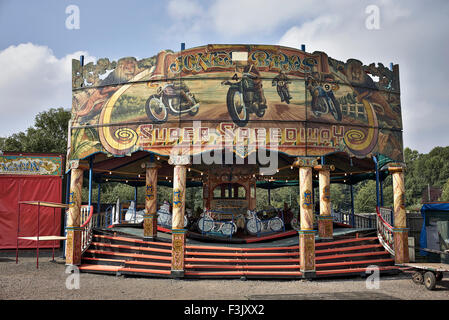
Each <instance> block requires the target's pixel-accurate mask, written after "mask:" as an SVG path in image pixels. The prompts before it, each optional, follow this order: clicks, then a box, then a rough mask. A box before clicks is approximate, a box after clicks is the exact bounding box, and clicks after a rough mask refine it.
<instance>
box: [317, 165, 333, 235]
mask: <svg viewBox="0 0 449 320" xmlns="http://www.w3.org/2000/svg"><path fill="white" fill-rule="evenodd" d="M314 169H315V170H318V177H319V189H320V216H319V218H318V235H319V237H320V238H322V239H332V238H333V218H332V215H331V198H330V196H331V192H330V181H331V178H330V172H331V171H332V170H334V166H329V165H319V166H315V168H314Z"/></svg>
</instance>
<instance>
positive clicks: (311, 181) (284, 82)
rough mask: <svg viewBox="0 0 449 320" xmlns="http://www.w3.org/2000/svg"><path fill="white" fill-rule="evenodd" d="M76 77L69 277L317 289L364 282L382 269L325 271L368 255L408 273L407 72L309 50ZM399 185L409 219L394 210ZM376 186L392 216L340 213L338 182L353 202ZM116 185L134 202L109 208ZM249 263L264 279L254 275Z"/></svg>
mask: <svg viewBox="0 0 449 320" xmlns="http://www.w3.org/2000/svg"><path fill="white" fill-rule="evenodd" d="M72 73H73V74H72V95H73V106H72V118H71V120H70V125H69V133H70V134H69V146H68V155H67V168H68V170H67V175H70V180H69V181H70V185H68V186H67V188H68V191H69V192H68V194H69V198H68V199H67V202H68V204H69V205H70V208H69V210H68V212H67V221H66V228H65V229H66V234H67V240H66V263H67V264H68V265H78V266H80V267H81V270H82V271H86V272H90V271H91V272H106V273H116V274H117V273H120V274H137V275H147V276H166V277H189V276H190V277H201V276H203V277H219V278H220V277H226V276H231V277H232V276H234V277H235V276H240V277H241V276H245V277H248V276H249V277H251V276H253V277H269V278H271V277H276V276H282V277H308V278H311V277H312V278H313V277H316V276H319V275H323V276H324V275H326V274H327V275H329V274H337V273H338V272H335V270H336V269H338V270H343V271H345V270H346V271H347V270H352V272H349V271H347V273H348V274H349V273H357V272H359V269H361V268H362V266H363V263H354V261H356V262H357V261H363V262H366V263H368V261H370V262H372V261H373V260H372V259H369V258H366V257H365V256H360V255H359V256H358V258H357V259H354V260H353V261H350V262H352V266H353V267H350V266H351V264H345V263H346V262H341V263H342V264H340V265H338V266H336V267H335V268H334V269H333V268H332V267H331V266H330V265H328V266H324V265H325V264H326V263H324V262H323V263H319V261H321V260H326V256H327V254H326V253H327V252H330V253H332V252H334V253H335V252H337V253H339V254H340V255H342V256H343V255H345V252H347V253H346V255H347V254H352V255H353V256H354V257H355V256H356V255H357V253H351V252H349V249H347V248H348V246H349V245H351V244H352V247H351V246H350V248H353V251H354V252H360V251H363V252H365V251H366V253H367V256H369V255H371V256H376V257H377V256H378V257H379V259H380V260H378V262H379V264H380V266H381V268H383V269H382V270H386V271H394V270H396V268H395V264H398V263H402V262H404V261H407V260H408V247H407V229H406V225H405V209H404V199H403V196H404V184H403V169H404V165H403V146H402V119H401V108H400V91H399V68H398V66H397V65H393V64H391V65H390V67H389V68H388V67H385V66H384V65H382V64H381V63H378V64H377V65H376V64H374V63H372V64H370V65H365V64H363V63H362V62H361V61H359V60H356V59H348V60H347V61H346V62H342V61H339V60H335V59H332V58H330V57H328V56H327V55H326V53H324V52H313V53H308V52H306V51H305V48H304V47H303V48H301V49H296V48H288V47H281V46H271V45H206V46H201V47H195V48H190V49H186V48H185V46H184V44H182V45H181V50H180V51H178V52H171V51H161V52H160V53H159V54H157V55H156V56H154V57H151V58H145V59H141V60H137V59H136V58H132V57H126V58H122V59H119V60H118V61H110V60H109V59H107V58H104V59H99V60H98V61H97V62H96V63H88V64H84V61H83V57H81V59H80V60H73V61H72ZM389 174H392V175H393V185H394V192H395V193H394V199H395V201H394V203H395V205H394V208H383V207H382V206H383V204H382V201H383V200H382V194H383V191H382V181H383V180H384V179H385V178H386V177H387V176H388V175H389ZM366 179H372V180H376V182H377V183H376V186H377V199H378V208H377V215H374V216H361V215H357V213H355V212H354V206H353V201H351V202H352V209H351V211H350V212H348V213H347V214H346V215H344V214H342V213H339V212H336V211H334V210H333V209H332V206H331V201H332V199H331V196H330V185H331V183H342V184H347V185H349V186H350V190H351V198H352V199H353V192H352V185H354V184H356V183H358V182H360V181H363V180H366ZM83 180H84V181H87V182H88V189H89V196H88V200H87V201H85V199H82V196H81V194H82V188H83ZM117 182H119V183H124V184H127V185H129V186H133V187H135V197H134V200H133V201H130V202H129V203H121V204H120V203H119V201H120V200H119V201H118V202H117V203H114V204H109V205H104V204H102V203H101V192H100V191H101V186H102V185H104V184H108V183H117ZM94 184H96V185H97V186H98V199H97V201H96V205H93V203H94V199H92V190H93V185H94ZM161 186H163V187H168V188H171V189H172V196H171V197H170V199H163V198H161V197H160V196H158V195H160V192H158V187H159V188H161ZM292 186H293V187H297V188H298V189H297V190H298V193H297V194H296V197H295V199H293V200H294V201H295V202H297V204H298V205H297V206H296V207H297V209H293V208H292V206H291V203H290V205H289V204H287V203H285V204H284V205H283V206H281V207H278V208H277V207H275V206H272V205H271V203H270V199H271V197H270V193H271V191H272V190H274V189H277V188H283V187H292ZM84 187H86V185H84ZM139 188H140V190H144V192H145V200H144V201H143V202H142V203H138V197H137V192H138V190H139ZM188 188H195V190H197V191H198V192H197V193H200V195H201V198H202V201H201V203H198V201H196V202H195V201H194V199H193V197H191V198H189V197H187V196H186V193H187V190H188ZM260 189H265V190H267V193H268V203H266V204H264V205H262V204H261V203H259V202H258V199H257V197H256V194H257V192H256V191H257V190H260ZM200 190H201V191H200ZM83 202H84V204H83ZM189 202H190V203H189ZM374 211H376V208H373V212H374ZM357 239H359V240H357ZM360 239H362V240H360ZM360 241H365V242H360ZM251 245H253V246H251ZM364 246H365V247H366V248H365V247H364ZM362 247H363V248H362ZM344 248H346V249H344ZM361 248H362V249H361ZM370 248H373V250H374V251H375V252H376V254H373V252H371V251H372V250H371V251H369V250H368V249H370ZM365 249H366V250H365ZM326 250H327V251H326ZM329 250H330V251H329ZM332 250H334V251H332ZM368 251H369V252H368ZM108 252H109V253H110V252H112V253H114V255H113V256H114V257H113V258H112V255H111V254H110V255H108ZM264 252H265V253H266V252H269V253H268V255H270V252H271V253H272V255H274V256H277V258H278V259H277V260H276V261H274V260H270V261H268V260H269V257H268V256H266V255H264ZM212 256H213V257H212ZM217 256H218V257H220V256H222V257H223V259H224V260H223V261H218V260H219V259H218V258H217ZM248 257H254V258H255V260H256V261H254V265H252V264H250V263H248V262H245V265H244V266H242V265H241V263H243V262H242V260H243V259H244V258H245V259H248ZM320 257H321V258H320ZM348 257H349V256H348ZM348 257H342V259H343V260H342V261H348V259H347V258H348ZM275 258H276V257H275ZM334 258H335V257H334ZM158 259H159V260H158ZM214 259H215V260H214ZM329 259H330V258H329ZM278 260H279V261H278ZM281 260H282V261H281ZM214 261H215V263H216V264H214ZM331 262H332V261H331ZM331 262H330V263H331ZM332 263H334V264H335V263H337V264H338V263H340V262H338V261H333V262H332ZM332 263H331V264H332ZM328 264H329V263H328ZM226 265H228V266H229V269H226V268H225V267H224V266H226ZM343 271H342V272H340V274H341V273H344V272H343Z"/></svg>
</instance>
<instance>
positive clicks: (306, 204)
mask: <svg viewBox="0 0 449 320" xmlns="http://www.w3.org/2000/svg"><path fill="white" fill-rule="evenodd" d="M316 164H317V161H316V159H315V158H301V159H298V160H297V161H296V162H295V163H294V166H297V167H299V193H300V196H299V198H300V203H299V208H300V220H301V230H300V231H299V251H300V252H299V256H300V266H301V267H300V270H301V272H302V276H303V278H313V277H315V230H313V222H314V217H313V199H312V167H313V166H314V165H316Z"/></svg>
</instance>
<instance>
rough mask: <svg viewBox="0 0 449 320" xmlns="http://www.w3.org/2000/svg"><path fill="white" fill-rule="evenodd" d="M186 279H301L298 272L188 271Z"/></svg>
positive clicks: (300, 274)
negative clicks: (243, 277)
mask: <svg viewBox="0 0 449 320" xmlns="http://www.w3.org/2000/svg"><path fill="white" fill-rule="evenodd" d="M184 275H185V276H186V277H192V276H194V277H203V278H222V277H238V278H239V277H242V276H245V277H251V278H256V277H257V278H261V277H263V278H270V277H273V278H274V277H282V278H301V277H302V273H301V272H299V271H209V272H208V271H189V270H186V271H185V272H184Z"/></svg>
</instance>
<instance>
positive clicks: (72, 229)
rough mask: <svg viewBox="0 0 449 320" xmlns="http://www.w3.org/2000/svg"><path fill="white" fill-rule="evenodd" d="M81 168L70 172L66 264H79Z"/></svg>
mask: <svg viewBox="0 0 449 320" xmlns="http://www.w3.org/2000/svg"><path fill="white" fill-rule="evenodd" d="M82 187H83V170H82V169H80V168H78V167H76V168H73V167H72V169H71V174H70V195H69V196H70V198H69V213H68V216H67V226H66V231H67V239H66V252H65V256H66V261H65V263H66V265H80V264H81V229H80V221H81V220H80V218H81V189H82Z"/></svg>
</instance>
